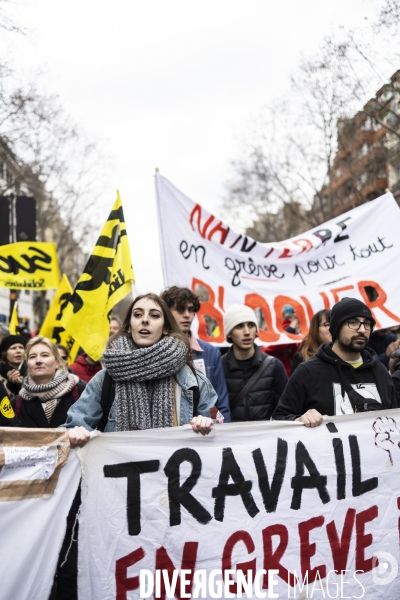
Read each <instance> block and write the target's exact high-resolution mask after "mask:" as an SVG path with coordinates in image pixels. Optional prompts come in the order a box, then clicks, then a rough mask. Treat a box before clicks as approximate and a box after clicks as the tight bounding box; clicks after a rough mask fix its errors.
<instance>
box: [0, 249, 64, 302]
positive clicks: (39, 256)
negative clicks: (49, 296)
mask: <svg viewBox="0 0 400 600" xmlns="http://www.w3.org/2000/svg"><path fill="white" fill-rule="evenodd" d="M59 285H60V272H59V270H58V261H57V252H56V245H55V244H53V243H52V242H17V243H16V244H4V246H0V288H9V289H14V290H17V289H26V290H35V291H37V292H38V291H40V290H50V289H54V288H58V286H59Z"/></svg>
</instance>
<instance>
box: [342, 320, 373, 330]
mask: <svg viewBox="0 0 400 600" xmlns="http://www.w3.org/2000/svg"><path fill="white" fill-rule="evenodd" d="M346 323H347V325H348V326H349V327H350V329H355V330H356V331H358V330H359V329H360V327H361V325H364V329H365V331H371V330H372V328H373V324H372V323H371V321H359V320H358V319H351V320H350V321H346Z"/></svg>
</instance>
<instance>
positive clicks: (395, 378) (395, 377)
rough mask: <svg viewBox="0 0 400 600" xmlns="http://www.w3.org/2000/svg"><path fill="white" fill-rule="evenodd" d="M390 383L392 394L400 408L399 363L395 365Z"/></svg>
mask: <svg viewBox="0 0 400 600" xmlns="http://www.w3.org/2000/svg"><path fill="white" fill-rule="evenodd" d="M392 381H393V385H394V393H395V394H396V402H397V406H398V408H400V362H398V363H397V365H396V370H395V371H394V372H393V373H392Z"/></svg>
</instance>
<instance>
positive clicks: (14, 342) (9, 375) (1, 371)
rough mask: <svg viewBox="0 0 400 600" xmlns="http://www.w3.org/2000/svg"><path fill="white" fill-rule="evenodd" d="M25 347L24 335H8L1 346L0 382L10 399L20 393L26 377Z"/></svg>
mask: <svg viewBox="0 0 400 600" xmlns="http://www.w3.org/2000/svg"><path fill="white" fill-rule="evenodd" d="M25 345H26V339H25V338H24V337H22V335H7V336H6V337H5V338H3V341H2V342H1V344H0V380H1V381H2V382H3V383H4V386H5V388H6V390H7V394H8V396H9V397H10V398H13V397H14V396H16V395H17V394H18V393H19V391H20V389H21V385H22V381H23V379H24V377H25V375H26V364H25V362H24V352H25Z"/></svg>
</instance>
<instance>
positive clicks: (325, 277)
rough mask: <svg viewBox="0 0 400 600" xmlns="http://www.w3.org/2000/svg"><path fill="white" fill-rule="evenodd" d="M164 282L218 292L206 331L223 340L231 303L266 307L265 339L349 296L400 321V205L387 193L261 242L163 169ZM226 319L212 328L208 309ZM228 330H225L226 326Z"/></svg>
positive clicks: (385, 318) (274, 339)
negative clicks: (285, 317) (285, 313)
mask: <svg viewBox="0 0 400 600" xmlns="http://www.w3.org/2000/svg"><path fill="white" fill-rule="evenodd" d="M156 192H157V204H158V218H159V230H160V237H161V255H162V263H163V273H164V283H165V285H166V286H171V285H178V286H185V287H189V288H191V289H193V290H197V289H199V286H203V290H204V288H205V289H206V290H207V293H208V299H207V301H206V302H203V303H202V306H201V309H200V311H199V313H198V314H197V316H198V324H199V325H198V327H199V329H198V336H199V337H200V338H201V339H203V340H205V341H209V342H216V343H223V342H224V339H225V338H224V335H223V323H222V318H223V313H224V311H225V310H226V308H228V307H229V306H230V305H231V304H233V303H239V304H247V305H248V306H250V307H252V308H253V309H260V310H261V313H262V315H263V319H264V321H265V326H264V327H263V328H262V330H261V331H260V342H261V343H267V344H276V343H290V342H294V341H299V340H301V339H302V338H303V335H305V334H306V333H307V331H308V326H309V322H310V320H311V318H312V316H313V314H314V313H315V312H317V311H318V310H321V309H323V308H331V307H332V306H333V304H335V303H336V302H338V301H339V300H340V299H341V298H343V297H344V296H352V297H355V298H358V299H359V300H362V301H363V302H365V303H366V304H368V306H369V307H370V308H371V310H372V312H373V315H374V318H375V319H376V321H377V326H378V327H387V326H390V325H394V324H396V323H400V301H399V299H400V279H399V277H397V275H396V268H397V265H398V264H400V262H399V261H400V236H399V231H400V210H399V207H398V206H397V204H396V201H395V200H394V198H393V196H392V194H389V193H388V194H385V195H384V196H381V197H380V198H377V199H376V200H373V201H372V202H368V203H366V204H363V205H362V206H359V207H357V208H355V209H353V210H350V211H349V212H347V213H344V214H342V215H340V216H338V217H337V218H335V219H332V220H331V221H327V222H326V223H323V224H322V225H320V226H319V227H315V228H314V229H311V230H310V231H307V232H305V233H304V234H302V235H299V236H297V237H294V238H291V239H290V240H286V241H283V242H277V243H275V242H274V243H272V244H261V243H258V242H256V241H254V240H252V239H251V238H249V237H246V236H244V235H240V234H238V233H235V232H234V231H232V229H230V228H229V227H228V226H227V225H225V224H224V223H222V222H221V221H220V220H219V219H217V218H216V217H214V216H213V215H212V214H210V213H209V212H207V211H206V210H205V209H204V208H203V207H202V206H200V205H199V204H196V203H195V202H193V200H191V199H190V198H188V197H187V196H185V194H183V193H182V192H180V191H179V190H178V189H177V188H176V187H174V185H172V183H171V182H170V181H168V180H167V179H165V177H162V176H161V175H159V174H157V175H156ZM286 304H289V305H291V306H293V308H294V309H295V310H296V313H297V315H298V317H299V320H300V327H301V333H302V335H294V334H287V333H286V332H285V330H284V328H283V326H282V308H283V306H284V305H286ZM207 316H208V317H211V318H213V319H214V320H215V322H216V323H217V324H218V326H219V335H218V336H217V337H210V336H209V335H208V334H207V328H206V317H207ZM217 331H218V330H217Z"/></svg>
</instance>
